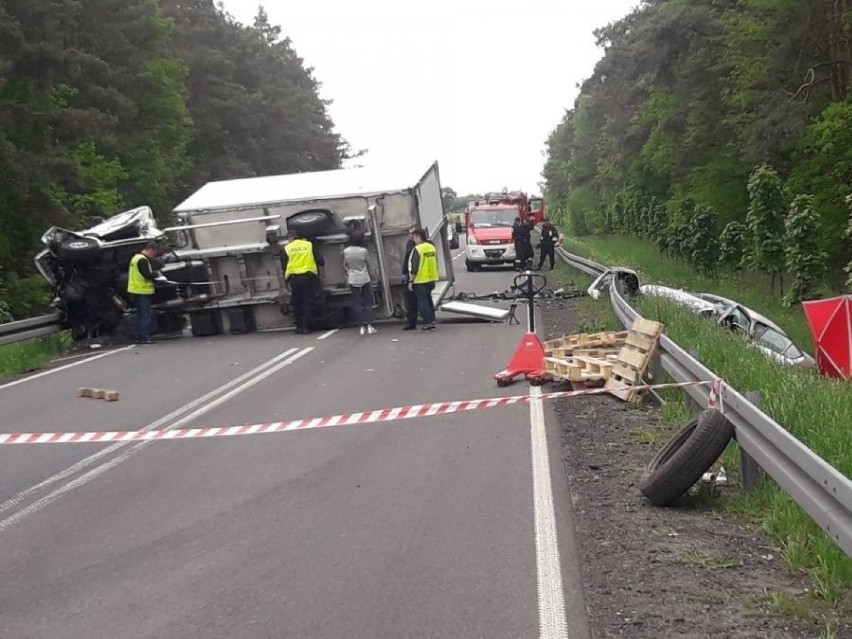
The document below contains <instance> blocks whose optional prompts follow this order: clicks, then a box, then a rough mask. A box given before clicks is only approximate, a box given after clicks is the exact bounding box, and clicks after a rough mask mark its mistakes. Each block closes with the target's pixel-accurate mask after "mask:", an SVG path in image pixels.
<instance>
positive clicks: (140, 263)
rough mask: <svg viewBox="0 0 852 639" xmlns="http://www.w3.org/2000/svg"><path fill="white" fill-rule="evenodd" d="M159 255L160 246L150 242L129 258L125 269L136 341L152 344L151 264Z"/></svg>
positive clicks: (152, 286)
mask: <svg viewBox="0 0 852 639" xmlns="http://www.w3.org/2000/svg"><path fill="white" fill-rule="evenodd" d="M159 255H160V247H159V246H157V244H156V243H154V242H151V243H150V244H148V245H147V246H145V248H143V249H142V250H141V251H140V252H139V253H137V254H136V255H134V256H133V257H132V258H130V266H129V267H128V269H127V292H128V294H129V295H130V297H131V298H132V299H133V302H134V305H135V306H136V343H137V344H153V343H154V342H153V341H151V298H152V297H153V296H154V277H155V275H156V272H155V270H154V267H153V265H152V262H153V260H155V259H156V258H157V257H158V256H159Z"/></svg>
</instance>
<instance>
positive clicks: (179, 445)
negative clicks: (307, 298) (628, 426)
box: [0, 258, 588, 639]
mask: <svg viewBox="0 0 852 639" xmlns="http://www.w3.org/2000/svg"><path fill="white" fill-rule="evenodd" d="M455 263H456V264H457V265H458V267H457V268H458V269H459V270H458V278H459V284H458V287H457V288H458V290H465V291H471V290H475V291H481V292H490V291H494V290H503V289H505V288H507V287H508V285H509V283H510V282H511V279H512V277H513V275H514V273H512V272H511V271H497V272H483V273H473V274H468V273H466V272H464V265H463V258H459V259H456V261H455ZM444 320H445V321H444V322H442V323H441V324H440V325H439V328H438V330H437V331H436V332H434V333H427V334H421V333H412V332H402V331H401V330H400V329H401V325H383V326H379V333H378V334H377V335H374V336H366V337H361V336H359V335H358V334H357V331H356V330H354V329H345V330H340V331H337V332H334V333H331V334H325V335H323V334H319V335H318V334H314V335H310V336H296V335H293V334H291V333H288V332H270V333H255V334H252V335H244V336H219V337H215V338H184V339H180V340H172V341H166V342H161V343H158V344H156V345H153V346H146V347H141V348H127V349H122V350H118V351H114V352H110V353H106V354H101V356H100V357H98V358H97V359H94V360H88V361H84V360H72V362H70V363H74V364H75V365H74V366H73V367H70V368H67V369H62V368H60V369H58V370H57V371H55V372H53V373H51V374H48V375H43V376H40V377H35V378H32V379H25V380H22V381H21V382H19V383H16V384H13V385H6V386H3V385H0V432H29V431H37V432H47V431H92V430H96V431H100V430H129V429H143V428H148V429H154V428H157V429H162V428H176V427H179V428H185V427H201V426H230V425H237V424H246V423H257V422H267V421H272V420H279V419H295V418H302V417H321V416H325V415H334V414H338V413H348V412H353V411H360V410H374V409H380V408H386V407H394V406H399V405H409V404H415V403H428V402H437V401H447V400H456V399H471V398H481V397H492V396H498V395H511V394H521V393H525V392H527V390H528V388H529V387H528V386H527V385H526V384H525V383H521V382H518V383H516V384H514V385H512V386H510V387H508V388H497V386H496V384H495V383H494V380H493V379H492V375H493V374H494V373H495V372H497V371H499V370H501V369H502V368H503V367H504V366H505V365H506V363H507V362H508V361H509V358H510V356H511V354H512V352H513V351H514V349H515V347H516V345H517V343H518V340H519V339H520V336H521V334H522V332H523V328H524V327H519V326H509V325H508V324H484V323H470V322H458V321H446V320H453V318H452V317H449V316H445V317H444ZM78 386H94V387H101V388H110V389H116V390H118V391H119V392H120V393H121V399H120V401H118V402H114V403H107V402H104V401H99V400H93V399H85V398H76V397H75V390H76V388H77V387H78ZM542 415H543V416H544V420H542V419H541V417H542ZM548 415H549V413H548V411H547V408H546V406H545V407H544V409H543V410H542V406H541V403H540V402H536V403H534V405H533V406H532V407H531V406H529V405H519V406H512V407H508V408H498V409H489V410H481V411H475V412H469V413H464V414H453V415H444V416H435V417H429V418H423V419H416V420H407V421H397V422H386V423H378V424H366V425H357V426H344V427H331V428H325V429H317V430H306V431H300V432H288V433H279V434H266V435H252V436H244V437H232V438H218V439H208V440H197V439H196V440H185V441H157V442H148V443H125V444H57V445H24V446H0V576H2V578H0V638H2V639H18V638H24V637H26V638H54V637H55V638H62V639H77V638H80V639H83V638H85V639H94V638H100V637H103V638H136V637H145V638H151V637H169V638H171V637H175V638H192V637H222V638H237V637H247V638H248V637H251V638H254V637H270V638H272V637H276V638H277V637H365V638H378V637H489V638H491V637H538V636H543V637H554V638H558V637H570V638H571V639H574V638H584V637H587V636H588V628H587V624H586V619H585V606H584V604H583V601H582V597H581V594H580V593H581V589H580V585H579V581H578V579H579V578H578V576H577V575H578V574H579V571H578V567H577V565H576V561H575V558H574V550H573V539H572V535H573V522H572V521H571V512H570V496H569V494H568V491H567V487H566V482H565V478H564V472H563V470H562V467H561V462H560V461H559V459H560V458H559V455H558V433H556V431H555V424H554V423H553V420H552V419H550V418H549V417H548ZM545 423H546V424H547V426H546V428H547V430H548V433H547V440H548V442H549V446H550V447H549V449H548V442H546V441H545V439H544V428H545V426H544V424H545ZM551 426H554V428H553V429H552V432H551ZM548 461H549V467H548ZM551 475H552V477H553V481H552V483H551V481H550V477H551Z"/></svg>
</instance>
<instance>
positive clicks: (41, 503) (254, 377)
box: [0, 346, 314, 532]
mask: <svg viewBox="0 0 852 639" xmlns="http://www.w3.org/2000/svg"><path fill="white" fill-rule="evenodd" d="M313 350H314V347H312V346H310V347H307V348H303V349H301V350H298V349H295V348H291V349H288V350H287V351H284V352H283V353H281V354H279V355H276V356H275V357H273V358H272V359H270V360H267V361H266V362H264V363H262V364H260V365H259V366H257V367H255V368H254V369H252V370H250V371H248V372H246V373H244V374H242V375H240V376H239V377H237V378H235V379H233V380H231V381H230V382H228V383H227V384H224V385H222V386H220V387H219V388H217V389H215V390H213V391H211V392H209V393H207V394H206V395H204V396H202V397H199V398H198V399H196V400H194V401H192V402H190V403H189V404H187V405H186V406H184V407H183V408H180V409H178V410H177V411H174V412H172V413H171V414H169V415H166V416H165V417H162V418H160V419H159V420H157V421H156V422H152V423H151V424H149V425H148V426H146V427H145V430H152V429H155V428H157V427H159V426H163V425H164V424H168V425H166V426H165V427H164V428H163V430H164V431H170V430H173V429H177V428H179V427H180V426H183V425H184V424H187V423H189V422H190V421H192V420H194V419H196V418H198V417H200V416H201V415H203V414H205V413H207V412H209V411H211V410H213V409H214V408H216V407H218V406H220V405H221V404H224V403H225V402H226V401H228V400H229V399H231V398H233V397H235V396H236V395H239V394H240V393H242V392H243V391H245V390H247V389H249V388H251V387H252V386H254V385H256V384H258V383H260V382H261V381H263V380H264V379H266V378H267V377H269V376H270V375H272V374H274V373H277V372H278V371H279V370H281V369H282V368H285V367H287V366H289V365H291V364H293V363H294V362H296V361H297V360H299V359H300V358H302V357H303V356H305V355H307V354H308V353H310V352H311V351H313ZM264 369H265V370H264ZM229 389H230V390H229ZM222 391H228V392H226V393H225V394H223V395H221V396H219V397H218V398H215V399H213V398H214V397H215V396H216V395H217V394H219V393H221V392H222ZM196 407H198V408H196ZM193 408H195V409H196V410H193V411H192V412H190V413H188V414H185V415H184V416H183V417H181V418H180V419H177V421H173V422H171V423H169V421H170V420H172V419H175V418H176V417H178V416H179V415H181V414H183V413H186V411H187V410H191V409H193ZM150 443H151V442H146V441H142V442H138V443H135V444H130V447H129V448H128V450H126V451H124V452H123V453H121V454H120V455H118V456H116V457H113V458H112V459H109V460H107V461H105V462H104V463H102V464H100V465H97V466H95V467H94V468H92V469H91V470H89V471H87V472H86V473H84V474H83V475H81V476H80V477H77V478H76V479H74V480H73V481H71V482H69V483H67V484H65V485H63V486H60V487H59V488H57V489H56V490H54V491H53V492H51V493H49V494H47V495H45V496H44V497H42V498H40V499H38V500H36V501H34V502H33V503H31V504H29V505H28V506H26V507H25V508H23V509H21V510H19V511H17V512H15V513H13V514H11V515H9V516H7V517H5V518H4V519H0V532H2V531H3V530H5V529H6V528H8V527H9V526H12V525H14V524H16V523H19V522H20V521H22V520H23V519H25V518H26V517H28V516H29V515H32V514H34V513H36V512H38V511H39V510H41V509H42V508H45V507H47V506H49V505H50V504H52V503H53V502H55V501H56V500H58V499H59V498H60V497H62V496H63V495H64V494H66V493H68V492H70V491H72V490H74V489H75V488H79V487H80V486H83V485H85V484H87V483H89V482H90V481H92V480H93V479H95V478H97V477H99V476H100V475H102V474H104V473H105V472H107V471H108V470H110V469H112V468H115V467H116V466H118V465H119V464H120V463H122V462H124V461H126V460H127V459H129V458H130V457H132V456H133V455H135V454H136V453H138V452H141V451H142V449H143V448H145V447H146V446H148V445H149V444H150ZM128 444H129V442H126V443H119V444H115V445H113V446H109V447H108V448H106V449H104V450H102V451H99V452H97V453H95V454H94V455H91V456H89V457H87V458H86V459H83V460H82V461H80V462H78V463H76V464H74V465H73V466H71V467H69V468H67V469H65V470H64V471H62V472H60V473H57V474H56V475H54V476H53V477H50V478H48V479H46V480H45V481H43V482H41V483H39V484H37V485H35V486H32V487H31V488H28V489H27V490H25V491H23V492H21V493H19V494H18V495H16V496H15V497H13V498H12V499H9V500H7V501H6V502H4V503H3V504H0V512H3V511H6V510H9V509H10V508H13V507H15V506H17V505H18V504H20V503H22V502H23V501H25V500H26V499H28V498H29V497H32V496H34V495H35V494H36V493H38V492H39V491H41V490H44V489H45V488H47V487H49V486H51V485H52V484H55V483H57V482H59V481H62V480H64V479H67V478H68V477H70V476H72V475H73V474H75V473H77V472H78V471H80V470H83V469H85V468H87V467H89V466H92V465H94V464H96V463H97V462H98V461H99V460H100V459H101V458H103V457H105V456H106V455H108V454H110V453H112V452H115V451H116V450H118V449H120V448H123V447H125V446H127V445H128Z"/></svg>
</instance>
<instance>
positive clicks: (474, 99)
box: [224, 0, 638, 195]
mask: <svg viewBox="0 0 852 639" xmlns="http://www.w3.org/2000/svg"><path fill="white" fill-rule="evenodd" d="M637 3H638V0H592V1H591V2H582V1H581V0H514V1H507V0H428V1H422V0H421V1H420V2H408V1H406V0H301V1H298V2H297V1H295V0H267V1H266V2H257V0H224V5H225V8H226V9H227V11H228V12H229V13H231V14H232V15H233V16H235V17H236V18H238V19H239V20H241V21H243V22H247V23H251V21H252V19H253V17H254V15H255V13H256V12H257V7H258V5H259V4H263V6H264V7H265V8H266V11H267V13H268V14H269V19H270V22H271V23H273V24H276V25H280V26H281V27H282V29H283V34H284V35H286V36H288V37H289V38H290V39H291V40H292V42H293V45H294V47H295V49H296V51H297V53H298V54H299V55H300V56H301V57H302V58H304V60H305V63H306V66H310V67H313V68H314V77H315V78H316V79H317V80H318V81H319V82H320V83H321V84H322V88H321V92H320V94H321V96H322V97H323V98H325V99H327V100H332V101H333V104H332V105H331V106H330V108H329V111H330V114H331V117H332V119H333V120H334V123H335V126H336V129H337V131H338V132H339V133H341V134H342V135H343V137H345V138H346V139H347V140H348V141H349V142H350V144H351V145H352V148H353V149H367V150H368V153H367V155H366V156H364V157H363V158H360V159H359V160H357V162H359V163H361V164H370V165H373V164H375V165H382V164H386V163H388V162H395V161H397V160H401V159H405V160H411V159H420V158H423V162H424V169H425V168H426V167H427V166H428V164H429V163H430V162H431V161H433V160H438V162H439V163H440V170H441V183H442V185H443V186H449V187H452V188H453V189H455V190H456V191H457V192H458V193H459V194H460V195H462V194H467V193H481V192H484V191H494V190H500V189H502V188H503V187H504V186H505V187H508V188H509V189H510V190H511V189H517V188H521V189H524V190H526V191H528V192H538V191H539V189H538V183H539V182H541V181H542V178H541V170H542V167H543V165H544V155H543V152H544V143H545V140H546V139H547V135H548V134H549V132H550V131H551V130H552V129H553V128H554V127H555V126H556V125H557V124H558V123H559V121H560V119H561V117H562V114H563V113H564V111H565V109H566V108H568V107H570V106H571V105H572V104H573V102H574V99H575V98H576V96H577V86H576V85H577V83H579V82H582V81H583V80H584V79H585V78H587V77H588V76H589V75H590V74H591V72H592V70H593V68H594V65H595V63H596V62H597V60H598V59H599V58H600V56H601V54H602V52H601V50H600V49H597V48H596V47H595V45H594V37H593V35H592V31H593V30H594V29H595V28H597V27H600V26H603V25H605V24H607V23H608V22H611V21H613V20H617V19H619V18H621V17H623V16H624V15H626V14H627V13H628V12H629V11H630V10H631V9H632V8H633V7H634V6H635V5H636V4H637Z"/></svg>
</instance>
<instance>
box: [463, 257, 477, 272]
mask: <svg viewBox="0 0 852 639" xmlns="http://www.w3.org/2000/svg"><path fill="white" fill-rule="evenodd" d="M464 266H465V268H466V269H467V272H468V273H473V272H474V271H475V270H476V269H475V268H474V266H473V264H471V263H470V262H468V261H467V260H465V261H464Z"/></svg>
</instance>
